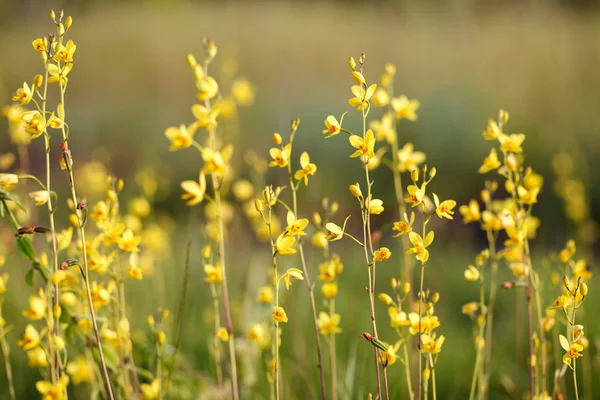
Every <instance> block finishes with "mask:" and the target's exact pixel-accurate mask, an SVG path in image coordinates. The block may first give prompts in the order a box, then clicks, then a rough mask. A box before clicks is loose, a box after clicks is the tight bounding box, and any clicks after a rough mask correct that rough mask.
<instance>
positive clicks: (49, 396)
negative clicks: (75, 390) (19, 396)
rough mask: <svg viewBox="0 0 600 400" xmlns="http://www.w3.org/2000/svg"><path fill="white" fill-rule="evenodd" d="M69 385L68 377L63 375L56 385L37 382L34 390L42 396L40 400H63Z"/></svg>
mask: <svg viewBox="0 0 600 400" xmlns="http://www.w3.org/2000/svg"><path fill="white" fill-rule="evenodd" d="M68 385H69V375H66V374H65V375H63V376H62V377H61V378H60V379H59V380H58V381H57V382H56V383H52V382H48V381H38V382H36V383H35V388H36V389H37V391H38V392H39V393H40V394H41V395H42V400H65V399H66V396H65V393H66V389H67V386H68Z"/></svg>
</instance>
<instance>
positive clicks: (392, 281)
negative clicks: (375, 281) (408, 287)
mask: <svg viewBox="0 0 600 400" xmlns="http://www.w3.org/2000/svg"><path fill="white" fill-rule="evenodd" d="M399 284H400V282H399V281H398V279H396V278H392V280H391V281H390V286H391V287H392V289H394V290H396V288H397V287H398V285H399Z"/></svg>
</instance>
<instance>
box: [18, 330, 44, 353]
mask: <svg viewBox="0 0 600 400" xmlns="http://www.w3.org/2000/svg"><path fill="white" fill-rule="evenodd" d="M40 341H41V338H40V334H39V333H38V331H37V330H36V329H35V328H34V326H33V325H31V324H28V325H27V326H26V327H25V335H24V336H23V339H21V340H19V341H18V342H17V344H18V345H19V346H20V347H22V348H23V350H26V351H27V350H33V349H35V348H36V347H38V346H39V344H40Z"/></svg>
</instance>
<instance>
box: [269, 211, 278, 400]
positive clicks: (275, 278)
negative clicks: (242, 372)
mask: <svg viewBox="0 0 600 400" xmlns="http://www.w3.org/2000/svg"><path fill="white" fill-rule="evenodd" d="M267 205H268V207H269V219H268V228H269V238H270V241H271V257H272V258H273V281H274V282H275V307H279V273H278V271H277V253H276V246H275V242H274V241H273V230H272V225H271V217H272V214H273V213H272V210H271V205H270V204H267ZM273 322H274V324H273V327H274V328H275V329H274V333H273V339H272V342H273V344H272V346H271V353H272V357H273V358H274V359H275V368H274V371H273V378H274V379H275V399H277V400H279V322H277V321H273Z"/></svg>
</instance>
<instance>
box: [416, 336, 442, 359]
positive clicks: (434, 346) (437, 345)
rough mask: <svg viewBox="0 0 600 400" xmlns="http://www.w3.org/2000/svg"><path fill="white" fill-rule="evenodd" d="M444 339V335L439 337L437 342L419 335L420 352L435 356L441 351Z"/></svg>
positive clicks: (429, 337)
mask: <svg viewBox="0 0 600 400" xmlns="http://www.w3.org/2000/svg"><path fill="white" fill-rule="evenodd" d="M444 340H446V338H445V337H444V335H442V336H440V337H439V338H438V339H437V340H436V339H434V338H432V337H431V336H429V335H421V352H422V353H431V354H437V353H439V352H440V351H442V345H443V344H444Z"/></svg>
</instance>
